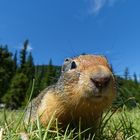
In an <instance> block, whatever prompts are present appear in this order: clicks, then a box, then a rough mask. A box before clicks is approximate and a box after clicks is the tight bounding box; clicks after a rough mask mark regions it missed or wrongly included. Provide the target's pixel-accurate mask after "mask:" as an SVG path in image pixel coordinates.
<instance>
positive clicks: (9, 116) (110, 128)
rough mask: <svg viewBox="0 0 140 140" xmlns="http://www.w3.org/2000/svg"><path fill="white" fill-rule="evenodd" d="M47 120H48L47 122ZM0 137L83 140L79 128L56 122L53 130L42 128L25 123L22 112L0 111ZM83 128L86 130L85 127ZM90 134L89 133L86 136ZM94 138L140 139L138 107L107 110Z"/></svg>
mask: <svg viewBox="0 0 140 140" xmlns="http://www.w3.org/2000/svg"><path fill="white" fill-rule="evenodd" d="M50 123H51V121H50ZM0 129H1V130H0V140H1V139H2V140H20V139H24V140H28V139H29V140H48V139H49V140H53V139H54V140H55V139H56V140H63V139H64V140H80V139H84V138H83V137H82V134H83V133H85V132H81V131H80V129H79V131H78V132H76V131H74V130H71V129H69V127H68V128H67V129H66V130H65V131H64V132H62V130H60V129H59V128H58V126H57V124H56V129H55V130H50V125H49V126H48V127H47V128H44V127H43V126H41V124H40V123H39V120H37V121H36V123H35V124H29V125H25V124H24V123H23V111H8V110H6V111H4V110H1V111H0ZM85 131H87V130H85ZM89 136H90V135H89ZM89 139H91V140H92V139H96V140H140V110H139V109H138V108H137V109H133V110H130V111H128V110H125V109H124V110H121V111H117V112H115V113H112V112H111V111H109V112H108V113H105V114H104V115H103V121H102V123H101V126H100V129H99V132H98V135H97V136H95V135H94V136H92V137H90V138H89Z"/></svg>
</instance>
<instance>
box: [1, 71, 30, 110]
mask: <svg viewBox="0 0 140 140" xmlns="http://www.w3.org/2000/svg"><path fill="white" fill-rule="evenodd" d="M27 83H28V78H27V76H26V75H25V74H24V73H17V74H16V75H15V76H14V78H13V79H12V82H11V85H10V88H9V90H8V91H7V93H6V94H5V96H4V97H3V101H4V103H6V106H7V107H8V108H11V109H16V108H18V107H21V105H22V103H23V102H24V100H25V96H26V91H27V88H28V85H27Z"/></svg>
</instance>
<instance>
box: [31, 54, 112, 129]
mask: <svg viewBox="0 0 140 140" xmlns="http://www.w3.org/2000/svg"><path fill="white" fill-rule="evenodd" d="M72 61H74V62H75V63H76V65H77V67H76V68H75V69H71V70H68V71H66V72H63V73H62V75H61V77H60V79H59V80H58V82H57V83H56V85H54V86H53V87H50V88H48V89H46V90H44V91H43V93H42V95H41V98H39V97H37V98H36V99H34V100H33V105H34V106H37V107H36V110H35V111H34V112H35V113H32V111H31V118H34V119H35V116H36V115H39V116H40V120H41V122H42V124H44V125H47V124H48V122H49V120H50V119H51V117H52V115H53V114H54V118H57V119H58V121H59V122H60V123H61V124H62V126H67V125H68V124H69V123H70V122H72V123H73V124H76V125H77V123H78V122H79V119H81V120H82V124H83V126H84V127H87V128H88V127H95V126H96V123H97V122H98V121H99V119H100V117H101V114H102V113H103V111H104V110H105V109H106V108H108V107H109V106H110V105H111V104H112V101H113V99H114V97H115V86H114V83H115V81H114V77H113V74H112V72H111V70H110V67H109V65H108V62H107V60H106V58H105V57H103V56H97V55H81V56H79V57H76V58H73V59H72ZM100 73H102V74H108V75H110V76H111V81H110V83H109V85H108V86H107V87H106V88H104V89H103V91H101V92H99V93H98V95H99V96H101V97H96V94H95V93H94V91H95V90H97V89H96V87H95V86H94V85H93V83H91V80H90V78H91V77H92V76H96V75H100ZM35 100H39V101H38V102H39V103H38V104H37V105H36V101H35ZM29 108H31V105H30V106H29ZM33 109H34V108H33ZM28 114H29V113H28ZM34 119H33V120H34Z"/></svg>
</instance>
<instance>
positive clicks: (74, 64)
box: [71, 61, 77, 69]
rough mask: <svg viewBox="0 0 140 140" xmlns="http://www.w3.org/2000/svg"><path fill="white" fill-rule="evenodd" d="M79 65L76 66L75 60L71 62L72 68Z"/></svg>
mask: <svg viewBox="0 0 140 140" xmlns="http://www.w3.org/2000/svg"><path fill="white" fill-rule="evenodd" d="M76 67H77V66H76V63H75V62H74V61H73V62H72V63H71V69H75V68H76Z"/></svg>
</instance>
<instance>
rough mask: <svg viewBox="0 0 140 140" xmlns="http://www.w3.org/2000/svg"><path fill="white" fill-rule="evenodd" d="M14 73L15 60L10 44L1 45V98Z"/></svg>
mask: <svg viewBox="0 0 140 140" xmlns="http://www.w3.org/2000/svg"><path fill="white" fill-rule="evenodd" d="M13 75H14V62H13V59H12V53H11V52H9V50H8V46H7V45H5V46H2V45H1V46H0V100H1V97H2V96H3V95H4V94H5V93H6V91H7V89H8V87H9V84H10V81H11V79H12V77H13Z"/></svg>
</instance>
